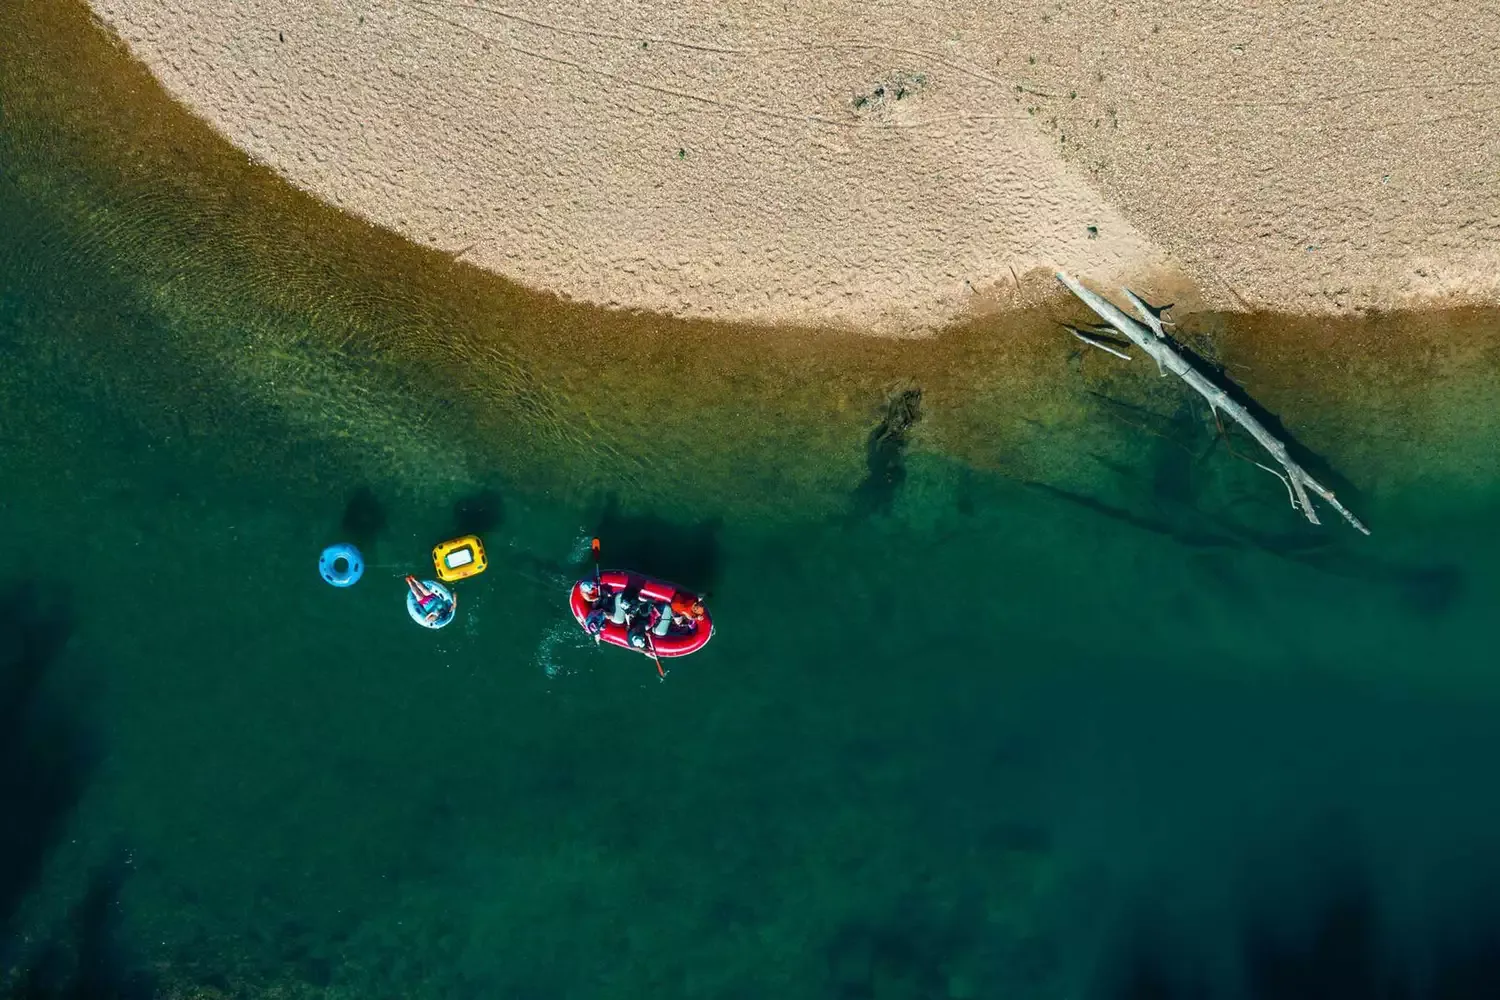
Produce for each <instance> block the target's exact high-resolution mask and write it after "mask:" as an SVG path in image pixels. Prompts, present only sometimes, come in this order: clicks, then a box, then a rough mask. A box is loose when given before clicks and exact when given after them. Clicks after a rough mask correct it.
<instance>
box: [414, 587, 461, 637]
mask: <svg viewBox="0 0 1500 1000" xmlns="http://www.w3.org/2000/svg"><path fill="white" fill-rule="evenodd" d="M422 585H423V586H425V587H426V588H427V589H428V590H430V591H432V592H433V593H435V594H437V597H438V599H437V603H436V607H433V606H431V605H429V606H428V608H427V610H425V611H424V610H422V608H420V607H418V606H417V595H416V594H413V593H412V592H411V591H410V590H408V591H407V592H406V613H407V614H409V615H411V620H412V621H414V622H416V623H417V624H418V625H420V626H422V627H423V628H442V627H443V626H444V625H447V624H448V623H449V622H451V621H452V620H453V613H454V612H455V611H457V610H458V600H457V599H456V598H455V597H454V596H453V591H451V590H449V589H448V588H447V587H445V586H443V585H442V584H441V583H438V582H437V581H436V580H423V581H422ZM429 616H431V617H430V620H429Z"/></svg>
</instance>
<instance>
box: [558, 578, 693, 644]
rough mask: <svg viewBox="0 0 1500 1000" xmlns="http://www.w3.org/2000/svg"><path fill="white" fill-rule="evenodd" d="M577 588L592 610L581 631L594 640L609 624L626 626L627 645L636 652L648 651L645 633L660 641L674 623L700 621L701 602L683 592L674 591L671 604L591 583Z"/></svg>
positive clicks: (581, 584)
mask: <svg viewBox="0 0 1500 1000" xmlns="http://www.w3.org/2000/svg"><path fill="white" fill-rule="evenodd" d="M578 586H579V591H580V593H581V594H582V596H583V599H584V600H586V601H588V602H589V606H590V608H592V610H591V611H590V612H589V615H588V617H587V618H586V619H584V628H585V629H586V630H587V631H588V633H589V634H590V635H592V636H593V637H594V638H595V639H596V640H597V639H598V637H599V633H600V632H602V631H603V630H604V623H605V622H606V621H608V622H613V623H614V624H616V625H624V626H626V636H627V638H628V639H629V641H630V644H631V645H632V646H634V647H635V648H636V649H647V648H648V640H647V638H646V632H647V630H650V632H651V633H652V634H653V635H655V636H657V637H658V638H660V637H662V636H665V635H666V634H667V633H668V632H670V631H671V630H672V625H673V624H674V623H675V624H677V625H683V626H686V625H688V624H690V623H692V622H700V621H702V620H703V616H704V610H703V601H702V600H701V599H700V598H698V597H697V596H695V595H693V594H689V593H687V592H686V591H682V590H678V591H675V592H674V593H673V594H672V599H671V601H655V602H653V601H651V600H650V599H649V598H646V597H642V596H641V595H640V594H636V595H635V597H634V598H633V599H627V598H626V596H625V592H624V591H620V590H613V589H612V588H611V587H610V586H609V585H608V584H605V583H599V582H595V581H591V580H585V581H584V582H582V583H580V584H579V585H578Z"/></svg>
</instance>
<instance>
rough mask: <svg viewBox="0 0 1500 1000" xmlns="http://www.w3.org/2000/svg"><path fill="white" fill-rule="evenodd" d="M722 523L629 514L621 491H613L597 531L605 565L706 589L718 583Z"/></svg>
mask: <svg viewBox="0 0 1500 1000" xmlns="http://www.w3.org/2000/svg"><path fill="white" fill-rule="evenodd" d="M722 527H723V521H722V519H721V518H718V517H710V518H705V519H703V520H701V521H697V522H695V523H692V524H684V523H680V522H677V521H671V520H668V519H666V518H664V517H660V516H658V515H656V514H650V513H645V514H634V513H627V512H626V511H624V510H623V509H621V506H620V498H619V496H618V494H615V493H610V494H608V495H607V496H606V497H605V501H604V509H603V511H602V512H601V513H600V515H599V519H598V521H597V527H596V528H595V530H594V534H595V535H597V536H598V538H599V540H600V551H601V553H602V556H601V558H602V562H603V563H604V565H605V566H606V567H614V568H618V569H629V570H633V571H635V572H638V573H644V574H646V575H647V576H651V577H655V578H657V579H662V580H667V581H669V582H671V583H676V584H678V585H680V586H683V587H686V588H688V589H689V590H692V591H695V592H697V593H700V594H702V593H707V592H708V591H710V590H712V589H713V588H714V586H715V585H716V584H717V582H718V578H719V568H720V559H721V551H720V549H721V546H720V543H719V532H720V530H721V529H722Z"/></svg>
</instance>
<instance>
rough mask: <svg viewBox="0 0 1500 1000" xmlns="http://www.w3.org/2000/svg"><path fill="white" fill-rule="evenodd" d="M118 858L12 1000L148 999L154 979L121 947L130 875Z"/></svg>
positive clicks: (18, 983)
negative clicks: (124, 891) (122, 907)
mask: <svg viewBox="0 0 1500 1000" xmlns="http://www.w3.org/2000/svg"><path fill="white" fill-rule="evenodd" d="M127 867H128V866H127V862H126V860H125V858H124V855H123V854H122V853H120V852H116V854H115V856H114V857H113V858H112V859H111V860H110V861H109V862H108V863H107V864H105V865H104V866H103V867H101V868H100V869H99V870H97V871H95V872H93V873H92V874H91V875H90V876H89V881H88V887H87V889H86V890H85V891H84V894H83V896H82V897H81V898H80V899H79V900H78V901H77V902H75V903H74V904H73V906H72V907H70V908H69V910H68V913H67V916H66V917H65V918H64V920H63V921H62V923H61V925H60V926H59V927H57V928H54V930H53V933H52V934H51V936H50V937H49V938H48V940H47V941H45V942H44V943H42V944H40V945H39V946H37V949H36V951H35V953H34V955H33V956H32V957H31V958H29V959H28V960H27V961H26V963H25V965H24V967H23V968H22V970H21V971H20V973H19V974H18V975H17V976H16V978H15V979H14V980H13V981H12V982H11V983H10V984H9V985H8V988H6V989H5V990H4V991H3V993H0V996H4V997H6V998H7V1000H147V998H149V997H152V996H155V995H156V984H155V983H154V982H153V980H152V977H151V976H150V975H148V974H147V973H145V972H143V971H142V970H140V969H132V968H131V967H130V963H129V961H128V958H127V955H126V953H125V951H124V949H123V948H122V946H121V943H120V933H119V905H118V900H119V898H120V889H121V886H122V884H123V882H124V877H125V873H126V871H127Z"/></svg>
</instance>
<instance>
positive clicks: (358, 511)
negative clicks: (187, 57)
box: [339, 486, 388, 559]
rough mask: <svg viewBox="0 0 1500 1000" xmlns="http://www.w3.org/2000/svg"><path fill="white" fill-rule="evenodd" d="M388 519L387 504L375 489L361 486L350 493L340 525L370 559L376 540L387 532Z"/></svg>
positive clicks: (356, 546) (344, 532)
mask: <svg viewBox="0 0 1500 1000" xmlns="http://www.w3.org/2000/svg"><path fill="white" fill-rule="evenodd" d="M387 521H388V519H387V516H386V512H385V504H383V503H381V502H380V498H379V497H377V496H376V495H375V491H374V490H372V489H370V487H369V486H360V487H359V488H357V489H356V490H355V491H354V492H353V493H351V494H349V499H348V501H347V502H346V503H345V504H344V514H343V517H341V518H340V519H339V527H340V528H341V529H342V531H343V534H344V537H345V538H347V539H348V540H349V541H350V543H351V544H353V545H354V547H355V548H357V549H359V550H360V551H362V552H364V553H365V558H366V559H368V558H370V554H371V553H372V552H373V551H374V549H375V542H376V541H377V540H378V539H379V538H380V536H381V535H383V534H385V529H386V524H387Z"/></svg>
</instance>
